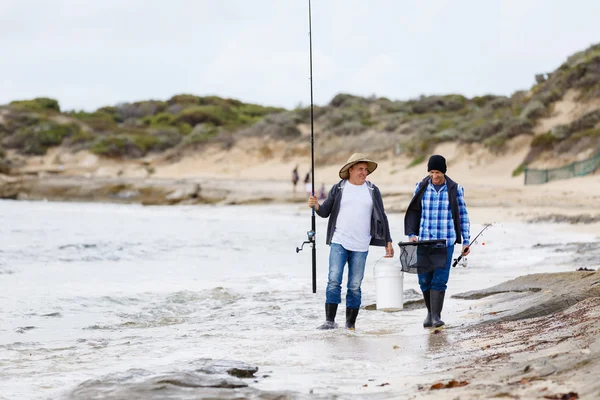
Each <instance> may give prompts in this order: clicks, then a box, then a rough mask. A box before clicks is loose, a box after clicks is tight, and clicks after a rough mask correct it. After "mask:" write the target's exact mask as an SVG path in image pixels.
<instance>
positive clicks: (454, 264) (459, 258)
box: [452, 224, 492, 267]
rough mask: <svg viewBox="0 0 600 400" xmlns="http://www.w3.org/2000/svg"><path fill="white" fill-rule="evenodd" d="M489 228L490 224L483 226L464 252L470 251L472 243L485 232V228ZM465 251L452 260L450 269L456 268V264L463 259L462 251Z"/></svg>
mask: <svg viewBox="0 0 600 400" xmlns="http://www.w3.org/2000/svg"><path fill="white" fill-rule="evenodd" d="M490 226H492V224H487V225H486V226H484V227H483V229H482V230H481V231H479V233H478V234H477V236H475V239H473V240H472V241H471V244H470V245H468V246H467V247H466V248H465V250H466V249H470V248H471V246H472V245H473V243H475V241H476V240H477V238H478V237H479V235H481V234H482V233H483V231H485V230H486V229H487V228H489V227H490ZM465 250H463V251H462V252H461V253H460V256H458V258H455V259H454V263H453V264H452V267H456V264H458V263H459V262H460V260H462V258H463V253H464V251H465Z"/></svg>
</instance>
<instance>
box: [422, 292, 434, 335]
mask: <svg viewBox="0 0 600 400" xmlns="http://www.w3.org/2000/svg"><path fill="white" fill-rule="evenodd" d="M423 299H425V306H426V307H427V318H425V321H423V328H431V327H432V326H433V323H432V322H431V296H430V292H429V290H427V291H425V292H423Z"/></svg>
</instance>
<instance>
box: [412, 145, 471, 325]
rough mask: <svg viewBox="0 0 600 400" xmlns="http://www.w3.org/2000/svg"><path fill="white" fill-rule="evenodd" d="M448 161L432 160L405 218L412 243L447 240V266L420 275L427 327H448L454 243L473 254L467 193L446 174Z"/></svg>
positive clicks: (437, 158) (438, 156)
mask: <svg viewBox="0 0 600 400" xmlns="http://www.w3.org/2000/svg"><path fill="white" fill-rule="evenodd" d="M446 170H447V167H446V159H445V158H444V157H442V156H441V155H439V154H435V155H433V156H431V157H430V158H429V161H428V162H427V171H428V172H429V175H427V176H426V177H425V178H424V179H423V180H422V181H421V182H419V183H418V184H417V187H416V188H415V193H414V196H413V198H412V200H411V201H410V204H409V206H408V209H407V210H406V215H405V216H404V232H405V234H406V235H408V237H409V240H410V241H411V242H416V241H418V239H419V238H420V239H421V240H432V239H444V240H446V247H447V249H446V254H447V256H446V265H445V266H444V267H443V268H436V269H434V270H433V271H430V272H427V273H419V275H418V276H419V286H420V288H421V292H423V299H424V300H425V305H426V306H427V317H426V318H425V321H423V327H425V328H430V327H434V328H438V327H440V326H443V325H444V321H442V319H441V318H442V317H441V314H442V309H443V307H444V297H445V294H446V288H447V283H448V278H449V277H450V264H451V263H452V253H453V251H454V244H455V243H458V244H461V243H462V254H463V256H466V255H467V254H469V241H470V223H469V214H468V213H467V205H466V203H465V193H464V189H463V187H462V186H461V185H459V184H458V183H456V182H454V181H453V180H452V179H450V177H448V176H447V175H446Z"/></svg>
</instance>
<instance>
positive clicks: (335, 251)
mask: <svg viewBox="0 0 600 400" xmlns="http://www.w3.org/2000/svg"><path fill="white" fill-rule="evenodd" d="M330 247H331V249H330V250H329V280H328V282H327V291H326V292H325V303H330V304H340V303H341V302H342V276H343V274H344V267H345V266H346V263H348V290H347V292H346V307H349V308H360V301H361V290H360V285H361V283H362V280H363V277H364V276H365V264H366V263H367V254H369V252H368V251H350V250H346V249H345V248H344V246H342V245H341V244H337V243H331V246H330Z"/></svg>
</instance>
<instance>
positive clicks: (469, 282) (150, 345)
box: [0, 201, 596, 399]
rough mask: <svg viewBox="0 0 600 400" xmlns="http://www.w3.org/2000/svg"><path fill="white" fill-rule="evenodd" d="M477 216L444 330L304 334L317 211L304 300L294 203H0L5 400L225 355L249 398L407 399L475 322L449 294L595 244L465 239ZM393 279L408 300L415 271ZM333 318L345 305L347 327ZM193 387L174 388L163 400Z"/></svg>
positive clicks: (368, 297)
mask: <svg viewBox="0 0 600 400" xmlns="http://www.w3.org/2000/svg"><path fill="white" fill-rule="evenodd" d="M389 219H390V224H391V227H392V236H393V237H394V241H395V242H398V241H400V240H405V238H404V237H403V236H402V235H401V233H402V226H403V223H402V222H403V216H402V215H398V214H391V215H389ZM485 222H494V224H493V225H492V227H490V228H489V229H488V230H487V231H486V232H485V233H484V235H482V237H481V238H480V239H479V240H478V243H477V244H475V245H474V246H473V249H472V254H471V255H469V257H468V267H467V268H462V267H460V266H459V267H457V268H455V269H453V270H452V272H451V277H450V283H449V288H448V293H447V297H446V298H447V300H446V305H445V308H444V314H443V317H444V320H445V321H446V323H447V324H448V326H449V329H447V330H444V331H443V334H442V335H435V336H434V335H432V334H430V333H429V331H428V330H425V329H423V328H422V327H421V321H422V319H423V317H424V311H423V309H408V308H406V309H405V310H403V311H399V312H393V313H392V312H383V311H377V310H361V312H360V313H359V316H358V320H357V330H356V331H355V332H349V331H346V330H345V329H337V330H333V331H319V330H317V329H315V328H316V327H317V326H318V325H319V324H320V323H321V322H322V320H323V319H324V310H323V308H324V306H323V304H324V300H325V296H324V289H325V284H326V279H327V258H328V247H327V246H325V244H324V241H325V238H324V232H325V229H326V224H327V220H325V219H321V218H319V217H317V253H318V254H317V261H318V266H317V288H318V290H317V293H316V294H313V293H312V290H311V287H312V286H311V285H312V284H311V250H310V249H309V248H307V247H306V246H305V250H304V251H302V252H300V253H298V254H297V253H296V251H295V248H296V246H299V245H300V244H301V243H302V241H304V240H306V231H307V230H309V228H310V210H309V209H308V208H306V207H304V206H300V205H277V206H274V205H260V206H182V207H143V206H137V205H115V204H88V203H52V202H14V201H1V202H0V239H1V241H0V376H2V379H1V380H0V399H57V398H73V399H74V398H86V396H83V395H79V394H78V393H81V389H82V387H83V388H91V389H90V390H96V392H93V393H96V396H95V397H94V398H117V397H118V396H116V395H114V393H116V392H117V391H119V393H121V396H122V398H128V397H130V398H134V397H135V396H134V395H133V392H134V391H136V390H138V389H139V387H137V388H136V387H135V385H136V384H138V385H142V386H143V385H144V384H147V382H148V379H152V378H153V377H158V376H165V375H168V376H171V377H177V376H179V377H180V378H181V380H184V381H185V379H187V378H189V374H194V373H195V372H197V371H199V370H202V368H204V370H206V369H207V368H209V369H210V368H213V369H214V368H217V367H218V366H219V365H225V366H227V365H236V363H245V364H248V365H251V366H257V367H258V372H257V373H256V374H255V375H254V377H253V378H250V379H241V381H243V382H244V383H245V384H247V385H248V386H249V387H250V388H252V389H253V390H256V391H257V393H260V392H263V391H283V390H287V391H291V392H293V393H297V394H298V395H302V394H309V393H312V394H314V395H322V396H324V397H328V396H333V395H337V396H340V397H341V398H344V397H345V396H347V397H353V396H356V395H357V394H358V395H360V396H362V397H365V398H368V397H373V398H389V397H395V396H403V395H409V394H410V393H411V392H414V391H415V390H417V389H416V388H417V386H418V384H420V383H427V382H429V381H428V380H424V379H423V378H422V377H423V375H424V374H427V373H431V372H435V371H436V370H442V369H443V368H447V367H448V365H445V360H448V359H449V358H448V354H450V352H451V349H452V345H453V342H454V341H455V340H456V337H455V336H454V335H455V333H453V332H454V331H453V330H452V329H451V327H453V326H460V325H464V324H468V323H473V322H476V320H477V315H476V314H475V315H474V314H473V313H470V312H469V308H470V305H471V304H472V303H469V301H465V300H458V299H452V298H451V297H450V296H451V295H452V294H455V293H460V292H464V291H468V290H473V289H478V288H484V287H488V286H491V285H495V284H497V283H500V282H502V281H505V280H508V279H512V278H514V277H517V276H519V275H525V274H530V273H537V272H555V271H569V270H574V269H576V268H577V267H580V266H585V265H580V264H581V263H580V262H578V261H577V256H578V254H577V253H578V246H580V244H581V243H584V244H585V243H591V242H593V241H594V240H596V238H595V237H594V236H591V235H583V234H572V233H570V234H569V235H568V240H569V243H570V244H569V243H565V231H564V230H563V229H562V228H561V227H560V226H558V225H549V224H532V225H528V224H503V223H502V222H498V221H473V225H472V236H474V235H475V234H476V233H477V232H478V231H479V229H481V228H482V227H483V225H482V224H483V223H485ZM396 251H398V248H397V247H396ZM383 254H384V251H383V249H382V248H376V247H372V248H371V250H370V254H369V257H368V260H367V269H366V272H365V279H364V283H363V305H370V304H374V303H375V300H376V291H375V279H374V276H373V267H374V266H375V265H376V263H377V262H384V261H385V260H384V261H381V256H382V255H383ZM403 283H404V291H405V293H406V297H407V299H408V298H409V297H410V296H411V293H412V294H414V293H415V291H417V290H418V286H417V282H416V277H415V276H414V275H408V274H405V275H404V281H403ZM344 292H345V289H344V291H343V293H344ZM343 314H344V309H343V304H342V306H341V307H340V311H338V322H339V323H340V325H342V326H343V317H344V315H343ZM202 366H204V367H202ZM217 369H218V368H217ZM186 377H187V378H186ZM421 381H423V382H421ZM145 382H146V383H145ZM94 385H95V386H94ZM128 385H129V386H128ZM183 386H185V385H183ZM191 386H193V385H191ZM129 387H131V393H132V395H131V396H128V395H127V391H128V390H130V389H128V388H129ZM94 388H96V389H94ZM78 390H79V392H78ZM88 393H89V392H88ZM111 393H113V395H111ZM123 393H124V394H123ZM111 396H113V397H111ZM154 396H155V397H154ZM195 396H196V395H194V391H193V390H192V389H190V387H185V390H183V389H182V391H181V392H178V393H177V394H176V395H174V397H169V398H197V397H195ZM120 398H121V397H120ZM140 398H166V397H164V396H163V395H161V394H160V392H157V393H156V394H155V395H152V394H148V393H147V394H146V395H144V396H143V397H140Z"/></svg>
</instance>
